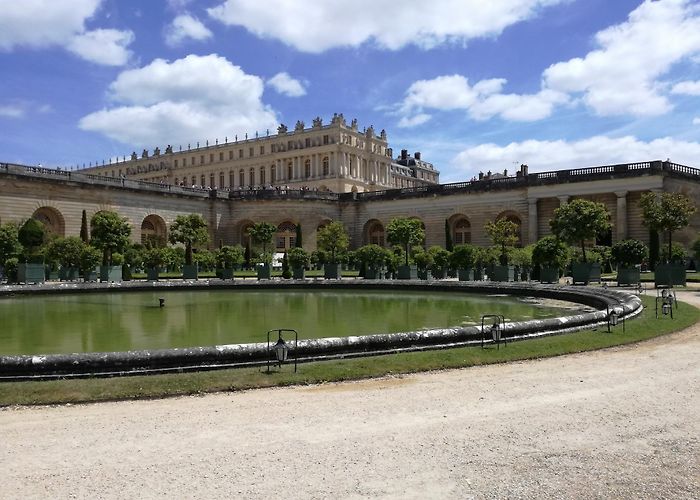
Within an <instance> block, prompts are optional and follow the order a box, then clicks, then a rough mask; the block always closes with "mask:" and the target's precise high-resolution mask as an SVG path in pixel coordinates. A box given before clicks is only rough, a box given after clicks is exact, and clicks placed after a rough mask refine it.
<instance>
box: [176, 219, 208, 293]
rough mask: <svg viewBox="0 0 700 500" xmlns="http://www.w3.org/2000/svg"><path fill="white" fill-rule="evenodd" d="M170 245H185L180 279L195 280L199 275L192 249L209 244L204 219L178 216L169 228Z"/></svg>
mask: <svg viewBox="0 0 700 500" xmlns="http://www.w3.org/2000/svg"><path fill="white" fill-rule="evenodd" d="M168 238H169V239H170V243H181V244H183V245H185V264H184V265H183V266H182V278H183V279H186V280H187V279H194V280H196V279H197V278H198V275H199V270H198V268H197V265H196V264H195V263H194V259H193V256H192V253H193V252H192V247H193V246H195V245H206V244H207V243H209V230H208V229H207V223H206V221H205V220H204V218H203V217H202V216H201V215H199V214H189V215H178V216H177V217H175V222H173V224H172V226H170V235H169V236H168Z"/></svg>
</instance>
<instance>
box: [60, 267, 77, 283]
mask: <svg viewBox="0 0 700 500" xmlns="http://www.w3.org/2000/svg"><path fill="white" fill-rule="evenodd" d="M58 279H60V280H61V281H75V280H77V279H78V268H77V267H62V268H61V269H59V270H58Z"/></svg>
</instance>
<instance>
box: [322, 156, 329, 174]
mask: <svg viewBox="0 0 700 500" xmlns="http://www.w3.org/2000/svg"><path fill="white" fill-rule="evenodd" d="M329 173H330V166H329V163H328V157H327V156H324V157H323V175H328V174H329Z"/></svg>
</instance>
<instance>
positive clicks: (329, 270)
mask: <svg viewBox="0 0 700 500" xmlns="http://www.w3.org/2000/svg"><path fill="white" fill-rule="evenodd" d="M340 276H341V273H340V264H323V277H324V278H326V279H327V280H337V279H339V278H340Z"/></svg>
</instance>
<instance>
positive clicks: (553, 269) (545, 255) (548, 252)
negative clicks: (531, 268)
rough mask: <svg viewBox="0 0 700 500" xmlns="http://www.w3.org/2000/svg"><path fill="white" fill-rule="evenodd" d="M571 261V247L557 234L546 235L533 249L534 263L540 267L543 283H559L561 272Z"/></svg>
mask: <svg viewBox="0 0 700 500" xmlns="http://www.w3.org/2000/svg"><path fill="white" fill-rule="evenodd" d="M568 262H569V247H568V246H567V245H566V244H565V243H564V242H563V241H561V240H560V239H559V238H557V237H556V236H545V237H544V238H541V239H540V240H539V241H538V242H537V243H535V246H534V248H533V249H532V263H533V264H534V265H536V266H538V267H539V269H540V282H541V283H559V273H560V270H561V269H564V268H565V267H566V265H567V263H568Z"/></svg>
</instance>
